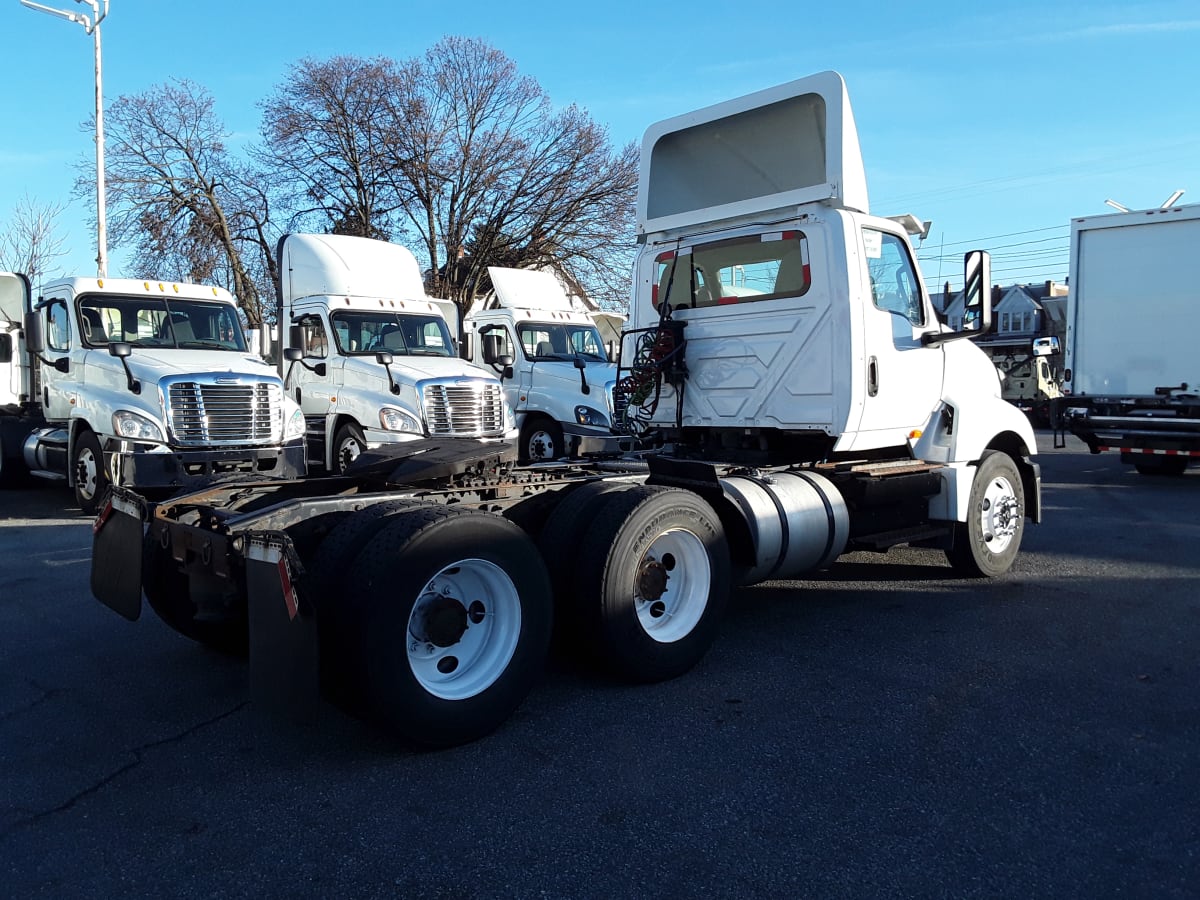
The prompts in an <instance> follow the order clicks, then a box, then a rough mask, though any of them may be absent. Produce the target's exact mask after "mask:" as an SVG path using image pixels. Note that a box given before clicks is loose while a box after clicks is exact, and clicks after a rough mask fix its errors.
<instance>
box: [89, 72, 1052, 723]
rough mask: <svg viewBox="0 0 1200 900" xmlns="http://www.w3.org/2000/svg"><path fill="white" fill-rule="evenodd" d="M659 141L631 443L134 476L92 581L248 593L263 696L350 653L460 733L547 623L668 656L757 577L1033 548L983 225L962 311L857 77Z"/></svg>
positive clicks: (359, 684)
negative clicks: (191, 480)
mask: <svg viewBox="0 0 1200 900" xmlns="http://www.w3.org/2000/svg"><path fill="white" fill-rule="evenodd" d="M642 161H643V169H642V175H641V183H640V186H639V194H638V219H639V225H640V241H641V250H640V253H639V257H638V261H637V264H636V273H635V279H634V295H633V298H632V303H631V320H630V325H631V330H630V331H629V333H627V334H626V335H625V337H624V339H623V343H624V351H623V355H622V359H621V362H620V371H619V373H618V374H619V378H618V384H617V388H616V394H617V401H616V410H617V413H616V414H617V418H618V423H619V424H621V423H623V425H622V427H625V428H627V430H629V431H630V432H632V433H633V434H634V435H636V437H637V439H638V440H639V443H640V445H641V447H642V448H643V450H642V451H639V453H638V454H637V455H635V456H634V457H630V458H629V459H624V460H617V461H611V460H593V461H574V462H568V463H559V464H546V463H539V464H537V465H532V466H520V465H518V464H517V463H516V459H515V457H516V452H515V451H514V450H513V448H509V449H508V450H507V451H506V452H505V451H501V450H498V449H497V448H496V447H494V446H493V447H490V448H489V447H486V446H480V445H468V444H465V443H464V442H458V443H457V444H452V443H450V442H444V441H443V442H437V441H425V442H421V443H417V442H414V443H413V444H409V445H406V446H404V447H401V448H393V450H398V451H400V452H393V453H390V454H389V453H383V452H380V451H377V452H375V453H374V454H372V455H371V456H370V458H369V459H367V460H362V461H360V464H359V465H358V466H356V467H355V469H354V470H352V474H350V475H347V476H346V477H343V478H342V479H337V480H335V481H332V482H320V481H310V482H308V483H305V484H303V485H294V484H287V483H280V484H279V485H276V486H274V487H270V486H265V485H256V486H252V487H251V488H250V489H249V490H246V489H244V488H242V487H239V486H236V485H231V486H229V487H228V488H223V487H221V486H220V485H216V486H213V487H212V488H211V489H209V490H206V491H202V492H197V493H196V494H194V495H191V496H189V497H183V498H175V499H174V500H173V501H172V502H171V504H170V505H166V506H164V505H157V506H156V505H153V504H147V503H146V502H145V501H144V500H143V499H142V498H140V497H139V496H137V495H136V494H135V493H133V492H129V491H121V492H117V493H116V494H115V495H114V497H113V502H112V507H111V509H109V510H106V515H104V516H102V517H101V518H100V520H99V523H98V527H97V528H96V530H95V538H94V540H95V550H94V553H93V563H92V589H93V592H94V593H95V595H96V596H97V597H98V598H99V599H100V600H101V601H102V602H103V603H105V604H106V605H108V606H110V607H111V608H112V609H114V610H116V611H118V612H119V613H121V614H122V615H124V616H126V617H127V618H130V619H134V618H136V617H137V616H138V614H139V612H140V610H141V603H142V595H143V593H145V595H146V597H147V598H149V599H151V602H154V600H153V598H155V597H159V596H162V595H163V594H168V593H172V592H174V593H186V594H189V595H190V596H193V597H200V598H205V597H211V596H214V595H216V596H221V597H224V598H226V599H227V600H228V602H229V603H230V604H231V605H232V604H239V605H240V606H241V607H242V608H243V609H244V610H245V618H244V620H243V622H246V621H248V629H249V635H250V639H249V646H250V681H251V691H252V696H254V697H255V698H257V699H258V701H260V702H263V703H269V704H273V705H276V706H280V707H285V708H289V709H293V710H295V711H297V712H300V711H302V710H306V709H311V704H312V700H313V698H315V697H316V696H317V695H318V687H319V686H320V685H321V684H324V686H325V687H326V688H327V689H328V692H329V693H330V694H331V695H332V696H333V697H334V698H335V699H337V700H338V701H339V702H341V703H343V704H344V705H345V706H347V707H348V708H350V709H352V710H355V711H357V712H359V713H361V714H363V715H365V716H368V717H369V718H371V719H372V720H374V721H375V722H377V723H379V724H380V725H381V726H383V727H384V728H386V729H390V730H392V731H394V732H395V733H397V734H399V735H400V736H402V737H403V738H406V739H408V740H410V741H413V742H417V743H420V744H425V745H433V746H445V745H449V744H455V743H460V742H463V741H468V740H472V739H474V738H477V737H479V736H481V735H483V734H486V733H488V732H489V731H491V730H492V729H494V728H495V727H497V726H498V725H499V724H500V723H501V722H502V721H504V719H505V718H506V717H507V716H508V715H509V714H510V713H511V712H512V711H513V709H514V708H515V707H516V706H517V705H518V704H519V703H520V701H521V699H522V698H523V697H524V696H525V694H526V693H527V692H528V691H529V690H530V689H531V687H532V686H533V685H534V683H535V682H536V680H537V678H538V677H540V674H541V672H542V669H543V661H544V655H545V653H546V650H547V646H548V642H549V639H550V636H551V631H552V628H557V629H558V630H559V632H560V633H561V636H562V639H563V640H564V641H566V642H573V644H574V646H575V647H576V648H577V650H578V652H579V654H580V655H581V656H582V657H583V658H587V659H591V660H593V661H594V662H595V663H597V664H598V665H600V666H603V667H605V668H606V669H608V670H609V671H610V672H612V673H614V674H615V675H617V676H618V677H621V678H625V679H629V680H632V681H656V680H661V679H665V678H671V677H675V676H678V675H680V674H682V673H684V672H686V671H687V670H688V669H689V668H690V667H691V666H693V665H694V664H695V663H696V662H697V661H698V660H699V659H700V658H701V657H702V656H703V655H704V653H705V652H706V650H707V649H708V647H709V645H710V644H711V643H712V641H713V640H714V639H715V637H716V635H717V632H718V627H719V623H720V618H721V613H722V611H723V609H724V607H725V605H726V602H727V598H728V596H729V592H730V588H731V587H732V586H733V585H735V584H755V583H757V582H761V581H764V580H767V579H787V578H793V577H797V576H800V575H802V574H803V573H805V572H808V571H810V570H814V569H820V568H823V567H827V566H829V565H831V564H833V563H834V561H835V560H836V559H837V558H838V557H839V555H840V554H842V553H843V552H845V551H849V550H877V551H883V550H886V549H887V548H889V547H892V546H895V545H899V544H906V543H907V544H919V545H922V546H927V547H934V548H940V549H942V550H944V551H945V552H946V554H947V556H948V559H949V562H950V564H951V566H952V567H953V568H954V569H955V570H957V571H958V572H960V573H962V574H964V575H967V576H1000V575H1003V574H1004V573H1005V572H1007V571H1008V569H1009V567H1010V566H1011V565H1012V564H1013V561H1014V559H1015V558H1016V556H1017V553H1018V550H1019V548H1020V545H1021V540H1022V536H1023V534H1024V530H1025V526H1026V521H1027V520H1032V521H1034V522H1036V521H1038V520H1039V517H1040V515H1041V503H1040V484H1041V481H1040V474H1039V469H1038V466H1037V464H1036V463H1035V462H1034V461H1033V460H1032V458H1031V457H1032V455H1033V454H1034V452H1035V446H1036V445H1035V443H1034V435H1033V430H1032V428H1031V426H1030V424H1029V422H1028V420H1027V419H1026V417H1025V416H1024V415H1023V414H1022V413H1021V412H1020V411H1019V410H1017V409H1016V408H1015V407H1013V406H1012V405H1011V404H1008V403H1006V402H1004V400H1003V399H1001V397H1000V382H999V378H998V376H997V373H996V370H995V367H994V366H992V364H991V363H990V361H989V360H988V358H987V357H986V356H985V355H984V353H983V352H982V351H981V350H980V349H979V348H977V347H976V346H975V345H974V344H973V343H972V342H970V341H969V340H965V338H967V337H968V336H969V335H970V334H973V333H978V332H979V331H981V330H986V329H987V328H988V327H989V326H990V320H991V305H990V293H991V292H990V278H989V266H988V258H987V255H986V254H985V253H982V252H979V251H974V252H972V253H970V254H968V255H967V257H966V260H965V270H964V275H965V279H966V294H967V296H968V298H969V302H968V308H967V320H968V321H969V325H967V326H966V330H963V331H957V332H956V331H951V330H948V329H947V328H946V327H945V326H943V325H940V324H939V322H938V319H937V316H936V314H935V312H934V309H933V306H932V305H931V303H930V300H929V297H928V296H927V295H926V293H925V291H924V289H923V288H922V286H921V285H922V279H921V278H920V276H919V273H918V271H917V268H916V263H915V259H914V254H913V251H912V247H911V244H910V242H909V237H908V234H907V233H906V227H905V226H906V223H908V224H911V223H912V222H913V220H912V219H911V217H901V218H900V219H898V220H897V219H888V218H880V217H876V216H873V215H871V214H870V212H869V210H868V205H867V192H866V180H865V177H864V175H863V167H862V162H861V159H860V155H859V148H858V140H857V137H856V131H855V126H854V119H853V116H852V114H851V110H850V103H849V99H848V97H847V94H846V90H845V85H844V83H843V81H842V79H841V77H840V76H839V75H837V74H836V73H833V72H826V73H823V74H820V75H815V76H812V77H810V78H805V79H801V80H799V81H793V82H791V83H788V84H784V85H780V86H778V87H774V88H770V89H768V90H764V91H760V92H758V93H755V94H751V95H749V96H746V97H741V98H738V99H735V100H730V101H728V102H725V103H721V104H718V105H716V106H712V107H708V108H706V109H701V110H697V111H696V112H692V113H688V114H686V115H683V116H679V117H676V118H673V119H668V120H667V121H665V122H662V123H659V124H658V125H655V126H653V127H651V128H650V129H649V131H648V132H647V133H646V138H645V141H644V144H643V149H642ZM324 485H328V487H324ZM231 627H232V624H231ZM242 627H246V626H245V625H244V624H243V625H242Z"/></svg>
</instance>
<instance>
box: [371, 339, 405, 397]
mask: <svg viewBox="0 0 1200 900" xmlns="http://www.w3.org/2000/svg"><path fill="white" fill-rule="evenodd" d="M375 362H377V363H379V364H380V365H381V366H383V370H384V371H385V372H387V377H388V389H389V390H390V391H391V392H392V393H393V394H399V393H400V385H398V384H396V379H394V378H392V369H391V365H392V354H390V353H388V352H387V351H386V350H380V351H379V352H378V353H376V354H375Z"/></svg>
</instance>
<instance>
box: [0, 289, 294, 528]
mask: <svg viewBox="0 0 1200 900" xmlns="http://www.w3.org/2000/svg"><path fill="white" fill-rule="evenodd" d="M304 473H305V448H304V419H303V417H302V416H301V414H300V409H299V407H298V406H297V405H296V404H295V403H293V402H292V401H291V400H289V399H288V398H287V397H285V396H284V393H283V385H282V382H281V381H280V380H279V377H278V376H277V375H276V374H275V373H274V372H273V371H271V368H270V367H269V366H268V365H267V364H266V363H264V362H263V361H262V360H261V359H259V358H258V357H257V356H255V355H254V353H252V352H251V351H249V350H248V349H247V345H246V339H245V336H244V333H243V331H242V325H241V321H240V318H239V315H238V309H237V306H236V304H235V302H234V299H233V297H232V296H231V295H230V294H229V292H228V291H225V290H223V289H221V288H216V287H207V286H203V285H197V284H182V283H178V282H165V281H144V280H132V279H118V278H83V277H75V278H65V279H61V280H57V281H54V282H51V283H48V284H45V285H43V286H42V287H41V289H40V291H39V295H38V297H37V299H36V301H35V300H34V296H33V292H32V291H31V290H30V284H29V280H28V279H27V278H26V277H25V276H23V275H20V274H11V273H0V477H5V476H9V477H12V476H22V475H34V476H37V477H40V478H47V479H52V480H57V481H61V482H63V483H65V484H67V485H68V486H70V487H72V488H74V490H75V499H76V501H77V502H78V504H79V506H80V508H81V509H82V510H83V512H84V513H86V514H93V513H95V511H96V509H97V505H98V503H99V501H100V499H101V498H102V497H103V495H104V492H105V489H106V488H107V486H108V485H109V483H113V484H117V485H122V486H126V487H132V488H135V489H137V490H139V491H142V492H145V493H154V494H158V495H165V494H167V493H170V492H172V491H178V490H181V489H184V488H187V487H190V486H194V485H196V484H199V483H201V482H204V481H210V480H212V479H213V478H214V477H217V476H225V475H232V474H238V475H254V476H265V477H270V478H273V479H292V478H298V477H301V476H303V475H304Z"/></svg>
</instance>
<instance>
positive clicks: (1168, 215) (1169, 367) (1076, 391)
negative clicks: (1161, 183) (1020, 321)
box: [1059, 204, 1200, 475]
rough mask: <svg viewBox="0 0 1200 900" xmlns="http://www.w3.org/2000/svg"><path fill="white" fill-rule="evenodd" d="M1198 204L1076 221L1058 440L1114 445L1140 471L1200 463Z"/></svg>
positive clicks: (1163, 471) (1177, 471)
mask: <svg viewBox="0 0 1200 900" xmlns="http://www.w3.org/2000/svg"><path fill="white" fill-rule="evenodd" d="M1197 247H1200V205H1197V204H1193V205H1189V206H1175V207H1168V208H1163V209H1152V210H1144V211H1135V212H1122V213H1112V214H1109V215H1100V216H1088V217H1086V218H1080V219H1075V220H1073V221H1072V222H1071V263H1070V281H1069V284H1070V293H1069V294H1068V298H1067V335H1066V345H1067V346H1066V353H1065V358H1064V361H1063V364H1064V366H1065V369H1064V373H1063V377H1064V393H1066V394H1068V395H1069V396H1067V397H1065V398H1063V400H1061V401H1060V403H1061V405H1062V406H1061V408H1062V409H1063V414H1062V416H1061V417H1059V425H1060V431H1059V438H1060V441H1059V443H1062V441H1061V438H1062V436H1063V434H1062V431H1063V430H1064V429H1065V430H1067V431H1070V432H1071V433H1072V434H1074V435H1076V436H1077V437H1079V438H1080V439H1082V440H1083V441H1084V442H1086V443H1087V445H1088V447H1089V448H1090V449H1091V451H1092V452H1093V453H1100V452H1103V451H1105V450H1116V451H1119V452H1120V454H1121V461H1122V462H1124V463H1127V464H1128V463H1132V464H1133V465H1134V466H1135V467H1136V469H1137V471H1138V472H1140V473H1142V474H1143V475H1182V474H1183V473H1184V471H1185V470H1186V469H1187V467H1188V465H1189V464H1192V463H1195V462H1196V461H1197V460H1200V352H1198V351H1197V338H1198V337H1200V335H1198V334H1197V327H1196V321H1197V316H1196V310H1197V308H1198V307H1200V282H1198V281H1197V278H1196V274H1195V272H1194V270H1193V269H1192V266H1191V260H1192V254H1193V253H1195V252H1196V248H1197Z"/></svg>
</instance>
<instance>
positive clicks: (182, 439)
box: [166, 381, 283, 447]
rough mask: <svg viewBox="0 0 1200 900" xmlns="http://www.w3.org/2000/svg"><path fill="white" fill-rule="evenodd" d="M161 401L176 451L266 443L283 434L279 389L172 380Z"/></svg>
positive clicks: (252, 384) (255, 384) (263, 384)
mask: <svg viewBox="0 0 1200 900" xmlns="http://www.w3.org/2000/svg"><path fill="white" fill-rule="evenodd" d="M166 400H167V421H168V422H170V424H171V433H172V438H173V441H174V443H176V444H178V445H180V446H184V447H201V446H204V447H211V446H238V445H245V444H269V443H272V442H273V440H274V439H275V438H276V436H278V435H279V434H281V433H282V429H283V391H282V389H281V388H280V386H279V385H278V384H272V383H270V382H265V381H264V382H254V381H251V382H245V383H239V384H205V383H203V382H199V381H177V382H174V383H173V384H171V385H170V386H169V387H168V389H167V395H166Z"/></svg>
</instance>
